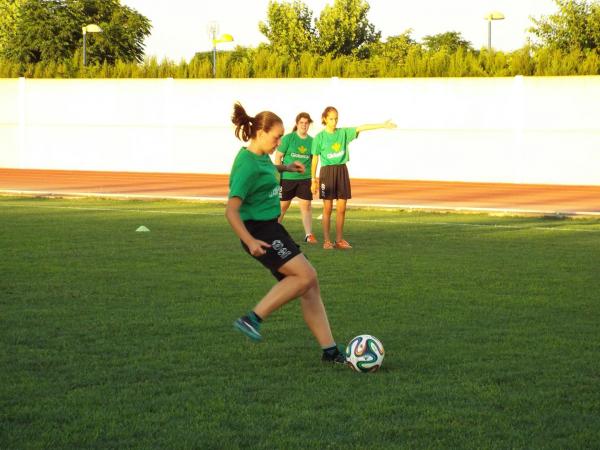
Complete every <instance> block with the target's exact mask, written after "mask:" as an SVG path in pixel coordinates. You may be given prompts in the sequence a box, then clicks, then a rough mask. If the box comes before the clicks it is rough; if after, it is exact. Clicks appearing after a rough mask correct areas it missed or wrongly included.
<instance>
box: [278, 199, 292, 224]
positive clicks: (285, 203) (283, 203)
mask: <svg viewBox="0 0 600 450" xmlns="http://www.w3.org/2000/svg"><path fill="white" fill-rule="evenodd" d="M291 203H292V201H291V200H281V201H280V202H279V204H280V205H281V215H280V216H279V218H278V219H277V221H278V222H279V223H281V222H282V221H283V216H285V212H286V211H287V210H288V208H289V207H290V204H291Z"/></svg>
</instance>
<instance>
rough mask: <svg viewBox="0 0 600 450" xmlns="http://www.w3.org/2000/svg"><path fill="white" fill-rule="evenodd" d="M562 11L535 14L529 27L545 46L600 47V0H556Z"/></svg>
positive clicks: (566, 50) (565, 48) (557, 47)
mask: <svg viewBox="0 0 600 450" xmlns="http://www.w3.org/2000/svg"><path fill="white" fill-rule="evenodd" d="M554 1H555V3H556V4H557V6H558V12H557V13H556V14H552V15H550V16H542V17H541V18H540V19H535V18H533V17H532V18H531V20H532V21H533V23H534V24H535V26H533V27H531V28H530V29H529V32H530V33H532V34H533V35H534V36H536V37H537V38H538V39H539V40H540V44H541V46H543V47H549V48H552V49H558V50H562V51H563V52H568V51H571V50H575V49H577V50H591V49H596V50H597V49H599V48H600V3H598V2H597V1H591V2H590V1H587V0H554Z"/></svg>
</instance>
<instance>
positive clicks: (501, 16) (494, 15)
mask: <svg viewBox="0 0 600 450" xmlns="http://www.w3.org/2000/svg"><path fill="white" fill-rule="evenodd" d="M484 19H485V20H487V21H488V51H491V50H492V20H504V14H502V13H501V12H498V11H493V12H491V13H489V14H486V16H485V17H484Z"/></svg>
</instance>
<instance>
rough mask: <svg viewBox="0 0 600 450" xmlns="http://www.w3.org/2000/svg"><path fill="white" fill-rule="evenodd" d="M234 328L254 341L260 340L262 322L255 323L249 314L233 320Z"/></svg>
mask: <svg viewBox="0 0 600 450" xmlns="http://www.w3.org/2000/svg"><path fill="white" fill-rule="evenodd" d="M233 328H234V329H236V330H239V331H241V332H242V333H244V334H245V335H246V336H248V337H249V338H250V339H252V340H253V341H257V342H258V341H260V340H261V339H262V336H261V335H260V332H259V330H260V324H259V323H253V321H252V320H250V319H249V318H248V317H247V316H243V317H240V318H239V319H238V320H236V321H235V322H233Z"/></svg>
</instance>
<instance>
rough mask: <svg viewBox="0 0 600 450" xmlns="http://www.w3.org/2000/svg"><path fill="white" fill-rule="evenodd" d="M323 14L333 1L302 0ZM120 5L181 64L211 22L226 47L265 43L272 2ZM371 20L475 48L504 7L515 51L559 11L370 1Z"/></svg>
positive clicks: (504, 40) (479, 3) (522, 5)
mask: <svg viewBox="0 0 600 450" xmlns="http://www.w3.org/2000/svg"><path fill="white" fill-rule="evenodd" d="M303 2H304V3H305V4H306V5H307V6H308V7H309V8H310V9H311V10H312V11H313V18H317V17H319V15H320V13H321V11H322V10H323V8H324V6H325V5H327V4H330V5H332V4H333V0H303ZM121 3H122V4H124V5H127V6H129V7H131V8H134V9H136V10H137V11H138V12H140V13H141V14H143V15H144V16H146V17H147V18H148V19H150V21H151V22H152V26H153V27H152V34H151V36H149V37H148V38H147V39H146V41H145V44H146V55H147V56H156V57H158V58H159V59H162V58H169V59H171V60H174V61H176V62H178V61H179V60H181V59H185V60H189V59H190V58H192V57H193V56H194V54H195V53H196V52H199V51H208V50H210V49H211V48H212V44H211V42H210V39H209V35H208V32H207V25H208V23H209V22H212V21H214V22H217V23H218V24H219V29H220V33H221V34H222V33H227V34H231V35H232V36H233V38H234V42H233V43H227V44H219V48H220V49H222V50H228V49H232V48H233V47H235V45H242V46H245V47H255V46H257V45H258V44H260V43H261V42H266V39H265V37H264V36H263V35H262V34H261V33H260V31H258V23H259V22H260V21H261V20H263V21H264V20H266V17H267V7H268V4H269V0H225V1H214V0H211V1H206V0H200V1H199V0H121ZM368 3H369V5H370V6H371V9H370V11H369V15H368V18H369V21H370V22H371V23H372V24H374V25H375V28H376V29H377V30H379V31H381V34H382V38H383V39H385V38H386V37H387V36H394V35H398V34H401V33H403V32H404V31H406V30H407V29H409V28H412V30H413V32H412V34H411V36H412V37H413V39H416V40H417V41H421V40H422V38H423V37H424V36H427V35H433V34H437V33H444V32H447V31H457V32H460V33H461V34H462V36H463V38H465V39H466V40H468V41H470V42H471V44H472V45H473V46H474V47H475V48H481V47H485V46H487V38H488V23H487V21H486V20H484V16H485V15H486V14H487V13H489V12H492V11H499V12H501V13H503V14H504V16H505V17H506V19H505V20H500V21H494V22H493V23H492V46H493V47H494V48H496V49H497V50H502V51H512V50H516V49H518V48H520V47H522V46H523V45H524V44H525V43H526V40H527V36H528V34H527V28H529V27H530V26H531V25H532V24H533V22H532V21H531V19H530V17H535V18H540V17H541V16H544V15H549V14H552V13H554V12H556V11H557V9H558V7H557V6H556V4H555V3H554V1H553V0H410V1H407V0H370V1H368Z"/></svg>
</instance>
